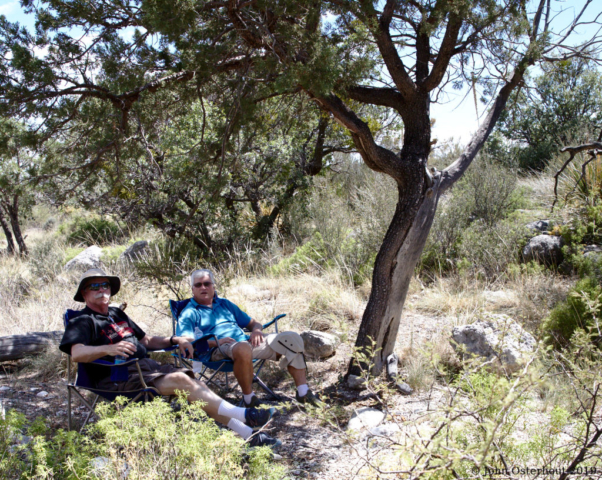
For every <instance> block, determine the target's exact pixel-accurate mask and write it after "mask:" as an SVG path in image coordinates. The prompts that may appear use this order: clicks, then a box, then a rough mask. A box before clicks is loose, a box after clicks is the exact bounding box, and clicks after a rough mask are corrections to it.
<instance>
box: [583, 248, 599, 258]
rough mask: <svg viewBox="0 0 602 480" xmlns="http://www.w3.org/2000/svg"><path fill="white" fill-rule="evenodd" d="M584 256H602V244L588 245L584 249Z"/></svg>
mask: <svg viewBox="0 0 602 480" xmlns="http://www.w3.org/2000/svg"><path fill="white" fill-rule="evenodd" d="M583 256H584V257H586V258H591V259H593V260H598V259H600V258H602V245H586V246H585V248H584V249H583Z"/></svg>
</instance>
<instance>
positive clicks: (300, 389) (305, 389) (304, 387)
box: [297, 383, 309, 397]
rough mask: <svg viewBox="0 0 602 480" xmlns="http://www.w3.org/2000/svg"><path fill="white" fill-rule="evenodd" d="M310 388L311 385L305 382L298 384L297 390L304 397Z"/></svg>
mask: <svg viewBox="0 0 602 480" xmlns="http://www.w3.org/2000/svg"><path fill="white" fill-rule="evenodd" d="M308 390H309V387H308V386H307V384H306V383H304V384H303V385H298V386H297V392H299V396H300V397H304V396H305V395H307V392H308Z"/></svg>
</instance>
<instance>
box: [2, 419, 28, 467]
mask: <svg viewBox="0 0 602 480" xmlns="http://www.w3.org/2000/svg"><path fill="white" fill-rule="evenodd" d="M24 425H25V415H23V414H22V413H17V412H16V411H15V410H9V411H8V412H6V416H2V415H0V478H6V479H13V478H14V479H17V478H20V476H21V473H22V472H23V470H24V468H25V465H23V463H22V461H21V459H20V456H19V455H18V451H19V450H22V447H15V446H13V445H14V441H15V439H16V438H17V437H18V436H19V435H20V434H21V430H22V428H23V426H24Z"/></svg>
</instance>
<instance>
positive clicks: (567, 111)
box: [499, 59, 602, 170]
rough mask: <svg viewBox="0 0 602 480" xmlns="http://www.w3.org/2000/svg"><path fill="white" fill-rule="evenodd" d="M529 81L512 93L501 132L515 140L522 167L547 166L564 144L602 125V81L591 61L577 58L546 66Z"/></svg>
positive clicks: (537, 167) (513, 154)
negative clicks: (526, 86) (525, 86)
mask: <svg viewBox="0 0 602 480" xmlns="http://www.w3.org/2000/svg"><path fill="white" fill-rule="evenodd" d="M530 83H531V85H530V87H531V88H528V89H527V88H524V89H521V90H518V91H517V92H516V93H514V94H513V95H512V97H513V98H511V99H510V101H509V105H510V107H509V109H508V110H506V111H504V112H503V113H502V118H501V122H500V126H499V131H500V132H501V133H502V134H503V135H504V136H505V137H506V139H507V140H510V141H513V142H514V145H516V146H514V147H511V149H510V150H511V152H510V155H511V156H514V157H516V159H517V163H518V165H519V167H520V168H523V169H535V170H543V169H544V168H545V166H546V165H547V164H548V162H549V161H550V160H551V159H552V157H553V156H554V155H555V154H556V153H557V152H558V151H559V149H560V148H561V147H563V146H566V145H569V144H571V143H580V140H583V139H586V138H587V136H588V135H591V134H593V133H594V132H596V131H599V129H600V128H601V127H602V115H600V112H601V111H602V80H601V79H600V74H599V72H598V71H597V69H596V67H595V66H594V65H593V64H591V63H588V62H587V61H585V60H581V59H573V60H567V61H563V62H556V63H552V64H549V65H544V66H543V73H542V74H541V75H540V76H537V77H535V78H534V79H532V80H531V82H530Z"/></svg>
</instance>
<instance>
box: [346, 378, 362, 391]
mask: <svg viewBox="0 0 602 480" xmlns="http://www.w3.org/2000/svg"><path fill="white" fill-rule="evenodd" d="M347 385H348V386H349V388H352V389H353V390H363V389H364V388H366V379H365V378H362V377H358V376H357V375H349V377H348V378H347Z"/></svg>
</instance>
